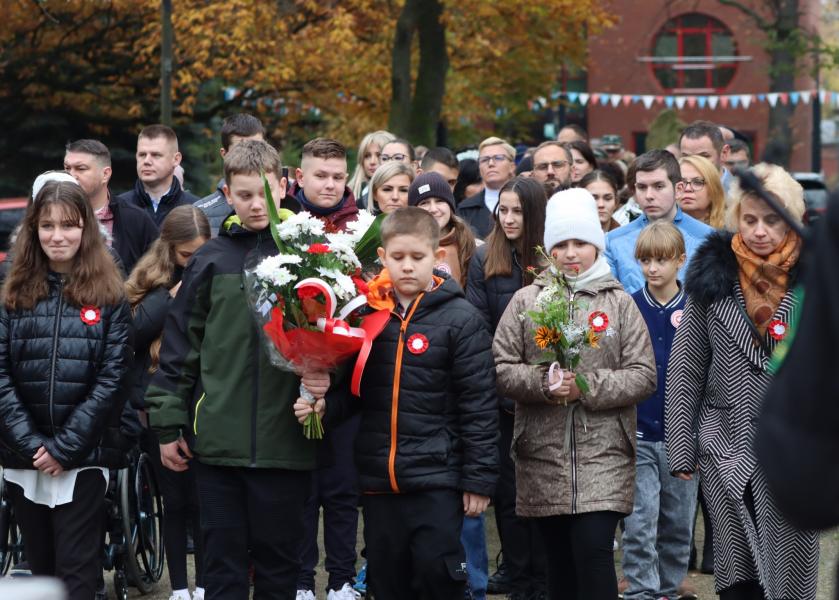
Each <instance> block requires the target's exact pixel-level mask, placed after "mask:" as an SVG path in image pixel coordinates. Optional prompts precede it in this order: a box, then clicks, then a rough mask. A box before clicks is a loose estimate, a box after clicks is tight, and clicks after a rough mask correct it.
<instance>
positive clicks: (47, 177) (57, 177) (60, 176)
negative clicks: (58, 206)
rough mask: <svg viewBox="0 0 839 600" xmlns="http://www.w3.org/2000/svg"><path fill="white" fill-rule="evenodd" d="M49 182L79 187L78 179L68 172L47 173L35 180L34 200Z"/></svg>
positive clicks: (33, 186) (33, 187)
mask: <svg viewBox="0 0 839 600" xmlns="http://www.w3.org/2000/svg"><path fill="white" fill-rule="evenodd" d="M49 181H63V182H65V183H75V184H76V185H79V182H78V181H76V178H75V177H73V176H72V175H70V173H67V172H66V171H46V172H44V173H41V174H40V175H38V176H37V177H36V178H35V181H34V183H33V184H32V199H33V200H34V199H35V196H37V195H38V192H40V191H41V188H42V187H44V185H45V184H46V183H47V182H49Z"/></svg>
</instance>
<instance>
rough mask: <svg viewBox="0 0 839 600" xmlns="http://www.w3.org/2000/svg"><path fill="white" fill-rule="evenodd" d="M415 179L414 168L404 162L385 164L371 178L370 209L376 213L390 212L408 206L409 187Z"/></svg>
mask: <svg viewBox="0 0 839 600" xmlns="http://www.w3.org/2000/svg"><path fill="white" fill-rule="evenodd" d="M413 181H414V169H413V168H411V165H408V164H405V163H403V162H398V161H391V162H388V163H385V164H383V165H382V166H380V167H379V168H378V169H376V172H375V173H374V174H373V177H372V179H370V188H369V189H370V194H369V196H370V202H369V203H368V206H369V209H370V210H371V211H372V212H374V213H385V214H390V213H392V212H393V211H395V210H396V209H397V208H402V207H403V206H408V188H410V187H411V183H413Z"/></svg>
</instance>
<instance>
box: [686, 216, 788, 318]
mask: <svg viewBox="0 0 839 600" xmlns="http://www.w3.org/2000/svg"><path fill="white" fill-rule="evenodd" d="M733 237H734V234H733V233H731V232H729V231H715V232H713V233H712V234H711V235H709V236H708V237H707V238H706V239H705V241H704V242H703V243H702V245H701V246H700V247H699V248H698V249H697V250H696V252H695V253H694V255H693V257H692V258H691V259H690V265H689V266H688V271H687V276H686V277H685V291H686V292H687V294H688V296H690V297H691V298H692V299H693V300H695V301H696V302H699V303H701V304H704V305H706V306H707V305H709V304H712V303H714V302H717V301H719V300H722V299H723V298H725V297H727V296H730V295H732V294H733V290H734V284H735V283H736V282H737V281H738V280H739V277H740V275H739V271H740V267H739V265H738V264H737V256H736V255H735V254H734V250H732V249H731V238H733ZM800 265H801V259H800V258H799V260H798V263H797V264H796V265H795V266H794V267H793V268H792V269H790V272H789V287H790V288H792V287H793V286H794V285H795V284H796V282H797V280H798V273H799V270H800Z"/></svg>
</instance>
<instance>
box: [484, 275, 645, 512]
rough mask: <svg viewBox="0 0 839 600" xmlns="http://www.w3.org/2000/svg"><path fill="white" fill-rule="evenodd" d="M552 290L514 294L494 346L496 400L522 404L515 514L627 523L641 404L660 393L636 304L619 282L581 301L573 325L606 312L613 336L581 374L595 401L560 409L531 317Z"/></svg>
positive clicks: (582, 294) (594, 286)
mask: <svg viewBox="0 0 839 600" xmlns="http://www.w3.org/2000/svg"><path fill="white" fill-rule="evenodd" d="M545 283H546V281H545V279H544V276H540V277H539V278H537V280H536V281H535V282H534V284H533V285H529V286H527V287H525V288H523V289H521V290H519V291H518V292H516V294H515V296H513V299H512V300H511V301H510V304H509V305H508V306H507V310H506V311H505V312H504V316H503V317H502V318H501V322H500V323H499V325H498V329H497V330H496V333H495V340H494V342H493V353H494V354H495V362H496V373H497V382H498V391H499V393H500V394H501V395H503V396H508V397H510V398H512V399H514V400H515V401H516V420H515V428H514V430H513V443H512V448H511V456H512V457H513V460H514V461H515V463H516V514H518V515H520V516H522V517H547V516H553V515H568V514H576V513H585V512H594V511H604V510H609V511H616V512H619V513H623V514H629V513H631V512H632V504H633V500H634V490H635V424H636V415H635V405H636V404H638V403H640V402H642V401H644V400H646V399H647V398H648V397H649V396H650V395H651V394H652V393H653V392H654V391H655V388H656V371H655V357H654V355H653V349H652V344H651V343H650V337H649V334H648V332H647V326H646V324H645V322H644V318H643V317H642V316H641V313H640V312H639V311H638V308H637V307H636V305H635V301H634V300H632V298H631V297H630V296H629V295H628V294H626V293H625V292H624V291H623V289H622V288H621V286H620V284H619V283H618V282H617V281H616V280H615V279H613V278H612V277H607V278H603V279H600V280H597V281H595V282H593V283H591V284H589V285H588V286H586V287H584V288H583V289H580V290H578V291H577V292H575V297H576V298H577V300H578V305H579V306H580V310H579V311H578V313H577V314H576V315H575V319H576V321H577V322H578V323H580V324H583V323H585V324H586V325H587V324H588V317H589V315H590V314H591V313H592V312H593V311H602V312H605V313H606V315H607V316H608V319H609V328H608V329H607V331H606V332H604V333H603V334H601V339H600V343H599V345H600V347H599V348H597V349H595V348H589V347H585V348H584V349H583V351H582V358H581V360H580V364H579V366H578V367H577V372H579V373H581V374H583V375H584V376H585V378H586V381H587V383H588V385H589V387H590V391H589V393H588V394H585V395H584V396H583V397H582V398H581V399H580V400H579V401H578V402H575V403H570V404H569V405H568V406H563V405H562V403H561V402H559V401H557V400H556V399H553V398H551V397H550V396H549V395H548V392H547V386H546V384H545V381H546V373H547V370H548V367H547V366H545V365H538V364H536V362H537V361H538V359H539V358H540V357H541V356H542V354H543V351H542V350H540V349H539V347H538V346H536V343H535V342H534V340H533V331H534V329H535V325H534V324H533V321H531V319H530V317H527V316H526V314H525V313H526V311H527V310H532V309H533V307H534V301H535V299H536V295H537V294H538V293H539V292H540V291H541V289H542V286H543V285H544V284H545ZM521 315H525V316H524V317H523V318H522V316H521ZM569 419H571V421H570V424H569Z"/></svg>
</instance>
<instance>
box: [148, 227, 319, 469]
mask: <svg viewBox="0 0 839 600" xmlns="http://www.w3.org/2000/svg"><path fill="white" fill-rule="evenodd" d="M236 221H237V220H236V219H235V218H234V217H231V218H230V219H228V220H227V222H226V223H225V226H224V227H222V231H221V232H220V234H219V237H217V238H215V239H213V240H211V241H209V242H207V243H206V244H204V246H202V247H201V248H200V249H199V250H198V252H196V253H195V255H194V256H193V258H192V259H191V261H190V263H189V264H188V265H187V267H186V269H185V271H184V275H183V280H182V283H181V288H180V290H179V292H178V295H177V296H176V298H175V300H174V302H173V304H172V308H171V310H170V311H169V315H168V316H167V320H166V325H165V328H164V331H163V346H162V348H161V352H160V368H159V370H158V371H157V373H155V375H154V377H153V378H152V381H151V384H150V385H149V389H148V391H147V393H146V402H147V403H148V405H149V408H150V421H151V426H152V429H154V431H155V432H156V433H157V435H158V437H159V438H160V442H161V443H164V444H165V443H168V442H172V441H174V440H176V439H177V438H178V435H179V434H180V433H183V435H184V437H186V438H187V439H188V440H189V442H190V447H191V448H192V450H193V452H194V453H195V455H196V456H197V457H198V459H199V460H200V461H201V462H203V463H207V464H211V465H220V466H235V467H266V468H282V469H295V470H309V469H313V468H315V466H316V465H315V454H316V450H317V443H316V442H314V441H312V440H307V439H306V438H305V437H304V436H303V427H302V426H301V425H300V424H299V423H298V422H297V420H296V419H295V418H294V413H293V410H292V404H293V403H294V401H295V399H296V398H297V396H298V395H299V385H300V379H299V378H298V377H297V376H296V375H294V374H293V373H290V372H287V371H281V370H279V369H277V368H275V367H273V366H271V364H270V363H269V361H268V357H267V353H266V351H265V349H264V348H263V347H262V344H263V342H262V340H261V339H260V335H259V331H258V329H257V325H256V320H255V319H254V317H253V316H252V314H251V308H250V305H249V302H248V297H247V293H246V290H245V279H244V274H243V271H244V268H245V267H246V266H247V267H252V266H254V265H255V264H257V263H258V261H259V259H260V258H261V257H263V256H267V255H270V254H275V253H276V252H277V249H276V246H275V245H274V242H273V240H272V239H271V236H270V233H269V232H268V229H264V230H262V231H259V232H252V231H248V230H246V229H244V228H243V227H241V226H240V225H238V223H237V222H236Z"/></svg>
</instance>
